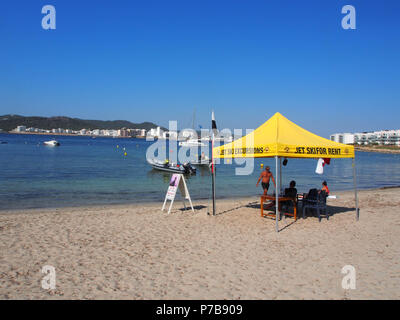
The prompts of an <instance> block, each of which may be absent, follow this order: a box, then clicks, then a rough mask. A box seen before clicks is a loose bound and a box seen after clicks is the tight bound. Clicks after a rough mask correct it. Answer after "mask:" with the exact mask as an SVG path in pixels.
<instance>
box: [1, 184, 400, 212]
mask: <svg viewBox="0 0 400 320" xmlns="http://www.w3.org/2000/svg"><path fill="white" fill-rule="evenodd" d="M393 189H400V186H387V187H381V188H367V189H357V192H358V193H359V194H362V193H365V192H371V191H376V192H378V191H384V190H393ZM331 194H332V195H339V196H340V195H353V194H354V190H334V191H333V192H331ZM261 195H262V194H261V193H260V194H257V195H254V196H242V197H217V205H218V203H219V202H220V203H224V204H225V203H229V202H232V201H259V200H260V196H261ZM163 202H164V199H162V200H160V201H148V200H146V201H136V202H121V203H104V204H78V205H74V204H71V205H64V206H51V207H50V206H49V207H46V206H42V207H21V208H0V216H1V215H9V214H18V213H20V212H21V211H24V212H25V211H26V212H32V213H35V212H36V211H37V213H41V212H47V211H54V210H68V209H71V210H73V211H75V210H79V209H85V210H87V209H92V210H99V209H106V208H112V209H116V208H118V207H120V208H121V209H125V208H140V207H143V208H149V207H151V208H153V207H159V208H160V211H161V207H162V204H163ZM192 203H193V206H194V207H196V204H198V203H201V204H204V203H209V207H210V210H211V198H210V199H206V198H203V199H192ZM186 204H187V201H186ZM181 206H182V202H181V200H180V195H177V201H176V202H175V204H174V207H176V208H180V207H181ZM188 210H189V209H188Z"/></svg>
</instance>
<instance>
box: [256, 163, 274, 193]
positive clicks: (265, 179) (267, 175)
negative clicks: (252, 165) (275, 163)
mask: <svg viewBox="0 0 400 320" xmlns="http://www.w3.org/2000/svg"><path fill="white" fill-rule="evenodd" d="M261 179H262V181H261V186H262V188H263V189H264V196H266V195H267V193H268V188H269V180H270V179H272V182H273V183H274V186H275V189H276V183H275V179H274V176H273V175H272V172H271V171H269V167H268V166H267V167H265V171H263V172H261V174H260V177H259V178H258V181H257V184H256V186H257V187H258V184H259V183H260V180H261Z"/></svg>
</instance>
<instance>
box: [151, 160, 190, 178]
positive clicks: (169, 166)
mask: <svg viewBox="0 0 400 320" xmlns="http://www.w3.org/2000/svg"><path fill="white" fill-rule="evenodd" d="M147 162H148V163H149V164H150V165H151V166H152V167H153V169H156V170H160V171H166V172H171V173H181V174H196V169H195V168H193V167H192V166H191V165H190V163H185V164H182V165H179V164H174V163H169V162H168V161H164V162H160V161H157V160H153V159H147Z"/></svg>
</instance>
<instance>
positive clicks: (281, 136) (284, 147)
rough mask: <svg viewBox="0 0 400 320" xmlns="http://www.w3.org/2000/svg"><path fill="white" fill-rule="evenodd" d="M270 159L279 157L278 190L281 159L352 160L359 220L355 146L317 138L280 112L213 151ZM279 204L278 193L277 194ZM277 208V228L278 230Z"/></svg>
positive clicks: (220, 155) (225, 155)
mask: <svg viewBox="0 0 400 320" xmlns="http://www.w3.org/2000/svg"><path fill="white" fill-rule="evenodd" d="M238 157H250V158H253V157H254V158H259V157H263V158H267V157H275V159H276V161H275V164H276V176H277V179H276V180H277V190H279V189H280V187H279V182H280V181H279V180H280V179H278V176H279V171H278V169H279V168H278V159H280V158H282V157H283V158H351V159H353V176H354V177H353V178H354V189H355V202H356V218H357V220H358V218H359V210H358V199H357V187H356V175H355V162H354V158H355V154H354V147H353V146H350V145H345V144H342V143H337V142H334V141H331V140H328V139H325V138H322V137H320V136H317V135H315V134H313V133H311V132H309V131H307V130H305V129H303V128H301V127H299V126H298V125H296V124H295V123H293V122H292V121H290V120H288V119H287V118H285V117H284V116H283V115H281V114H280V113H279V112H277V113H275V115H273V116H272V117H271V118H270V119H269V120H268V121H267V122H265V123H264V124H263V125H261V126H260V127H258V128H257V129H255V130H254V131H252V132H251V133H249V134H248V135H246V136H244V137H242V138H239V139H237V140H235V141H233V142H231V143H228V144H225V145H223V146H219V147H215V148H213V159H214V158H238ZM276 203H278V192H276ZM278 227H279V226H278V206H276V229H277V231H278V230H279V229H278Z"/></svg>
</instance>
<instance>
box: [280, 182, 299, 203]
mask: <svg viewBox="0 0 400 320" xmlns="http://www.w3.org/2000/svg"><path fill="white" fill-rule="evenodd" d="M295 187H296V181H294V180H292V181H290V184H289V188H286V189H285V197H288V198H293V200H294V201H297V189H296V188H295ZM282 204H283V205H286V206H290V205H291V204H293V203H292V201H284V202H283V203H282Z"/></svg>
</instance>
